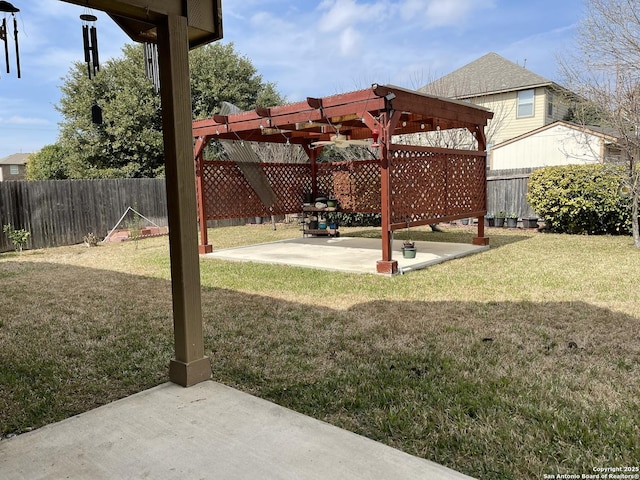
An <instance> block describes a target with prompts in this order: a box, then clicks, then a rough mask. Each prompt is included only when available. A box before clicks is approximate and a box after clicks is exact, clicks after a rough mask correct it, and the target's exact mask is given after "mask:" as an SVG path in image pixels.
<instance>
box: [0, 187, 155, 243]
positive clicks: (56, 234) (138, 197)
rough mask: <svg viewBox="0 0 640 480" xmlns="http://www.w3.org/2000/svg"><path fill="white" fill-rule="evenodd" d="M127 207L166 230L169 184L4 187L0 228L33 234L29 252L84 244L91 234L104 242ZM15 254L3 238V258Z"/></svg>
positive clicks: (0, 199)
mask: <svg viewBox="0 0 640 480" xmlns="http://www.w3.org/2000/svg"><path fill="white" fill-rule="evenodd" d="M127 207H133V208H135V209H136V210H137V211H138V212H140V213H141V214H142V215H144V216H145V217H147V218H148V219H149V220H151V221H152V222H154V223H156V224H157V225H160V226H166V225H167V201H166V190H165V182H164V179H155V178H132V179H118V180H49V181H38V182H26V181H19V182H0V225H6V224H9V223H10V224H12V225H13V226H14V228H16V229H21V228H24V229H25V230H28V231H29V232H31V236H30V237H29V241H28V242H27V247H28V248H43V247H54V246H58V245H72V244H76V243H81V242H82V238H83V237H84V236H85V235H86V234H87V233H89V232H92V233H95V234H96V235H97V236H98V238H100V239H102V238H103V237H104V236H106V234H107V233H108V231H109V230H110V229H111V228H113V227H114V226H115V224H116V222H117V221H118V219H119V218H120V217H121V216H122V214H123V213H124V212H125V210H126V209H127ZM12 249H13V246H12V245H11V243H10V242H9V240H8V239H7V238H6V235H4V234H2V233H0V252H6V251H9V250H12Z"/></svg>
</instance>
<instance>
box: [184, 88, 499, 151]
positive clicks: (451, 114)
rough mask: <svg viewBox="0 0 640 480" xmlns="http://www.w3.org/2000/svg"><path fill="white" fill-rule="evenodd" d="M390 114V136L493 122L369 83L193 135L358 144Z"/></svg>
mask: <svg viewBox="0 0 640 480" xmlns="http://www.w3.org/2000/svg"><path fill="white" fill-rule="evenodd" d="M392 112H398V113H399V115H397V116H396V119H397V122H395V125H394V128H393V131H392V132H390V133H391V135H402V134H411V133H418V132H428V131H434V130H438V129H439V130H448V129H455V128H465V129H468V130H470V131H472V132H475V131H477V130H478V126H480V125H481V126H483V127H484V125H486V123H487V121H488V120H489V119H490V118H491V117H493V113H492V112H490V111H489V110H487V109H485V108H483V107H478V106H475V105H472V104H470V103H467V102H461V101H456V100H451V99H445V98H441V97H436V96H432V95H427V94H424V93H420V92H416V91H413V90H407V89H403V88H400V87H396V86H392V85H378V84H373V85H372V86H371V88H367V89H364V90H359V91H355V92H349V93H344V94H339V95H332V96H328V97H323V98H313V97H308V98H307V99H306V101H302V102H297V103H291V104H288V105H283V106H278V107H271V108H257V109H255V110H252V111H247V112H240V113H237V114H232V115H214V116H213V117H212V118H208V119H204V120H196V121H194V122H193V136H194V137H195V138H219V139H225V140H244V141H256V142H267V143H286V142H289V143H293V144H298V145H303V146H310V145H311V144H312V143H313V142H317V141H326V140H329V139H330V138H331V136H333V135H335V134H336V131H337V130H339V132H340V134H342V135H345V136H346V137H347V138H349V139H354V140H361V139H368V138H371V137H372V132H373V131H374V130H376V129H379V128H380V118H381V115H382V114H383V113H387V114H390V113H392ZM380 133H381V132H380Z"/></svg>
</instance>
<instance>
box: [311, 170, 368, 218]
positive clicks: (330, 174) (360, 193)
mask: <svg viewBox="0 0 640 480" xmlns="http://www.w3.org/2000/svg"><path fill="white" fill-rule="evenodd" d="M318 192H319V193H323V194H326V195H328V196H329V197H333V198H335V199H337V200H338V201H339V202H340V210H341V211H345V212H360V213H379V212H380V162H379V161H377V160H362V161H353V162H334V163H320V164H318Z"/></svg>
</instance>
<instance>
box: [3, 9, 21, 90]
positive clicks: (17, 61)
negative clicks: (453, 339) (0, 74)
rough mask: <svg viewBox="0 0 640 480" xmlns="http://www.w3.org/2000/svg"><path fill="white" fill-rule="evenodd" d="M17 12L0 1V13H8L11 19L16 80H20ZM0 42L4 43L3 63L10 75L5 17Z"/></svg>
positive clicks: (17, 10) (7, 31)
mask: <svg viewBox="0 0 640 480" xmlns="http://www.w3.org/2000/svg"><path fill="white" fill-rule="evenodd" d="M19 11H20V9H19V8H16V7H14V6H13V5H11V4H10V3H9V2H5V1H4V0H0V12H4V13H5V14H7V13H10V14H11V16H12V17H13V39H14V42H15V44H16V68H17V70H18V78H20V50H19V48H18V21H17V20H16V13H17V12H19ZM0 40H2V41H3V42H4V61H5V64H6V65H7V73H11V71H10V68H9V30H8V28H7V17H6V15H5V17H4V18H3V19H2V23H1V24H0Z"/></svg>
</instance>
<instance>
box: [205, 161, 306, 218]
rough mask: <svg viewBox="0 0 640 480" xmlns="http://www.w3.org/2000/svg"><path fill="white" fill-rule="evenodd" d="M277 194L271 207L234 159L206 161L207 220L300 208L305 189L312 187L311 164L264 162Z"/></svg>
mask: <svg viewBox="0 0 640 480" xmlns="http://www.w3.org/2000/svg"><path fill="white" fill-rule="evenodd" d="M260 167H261V168H262V170H263V171H264V173H265V175H266V176H267V178H268V180H269V184H270V186H271V188H272V189H273V191H274V192H275V194H276V202H275V204H274V205H273V207H272V209H269V208H268V207H267V206H266V205H264V204H263V203H262V202H261V201H260V198H259V197H258V195H257V194H256V192H255V191H254V190H253V188H251V186H250V185H249V183H248V182H247V180H246V179H245V177H244V175H243V174H242V172H241V171H240V169H239V168H238V166H237V165H236V163H235V162H223V161H205V162H204V166H203V170H204V176H203V191H204V198H205V209H206V216H207V220H219V219H225V218H245V217H254V216H267V215H272V214H273V215H284V214H287V213H295V212H298V211H300V206H301V205H302V199H303V198H304V192H305V191H311V167H310V166H309V165H308V164H293V163H289V164H274V163H261V164H260Z"/></svg>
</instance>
